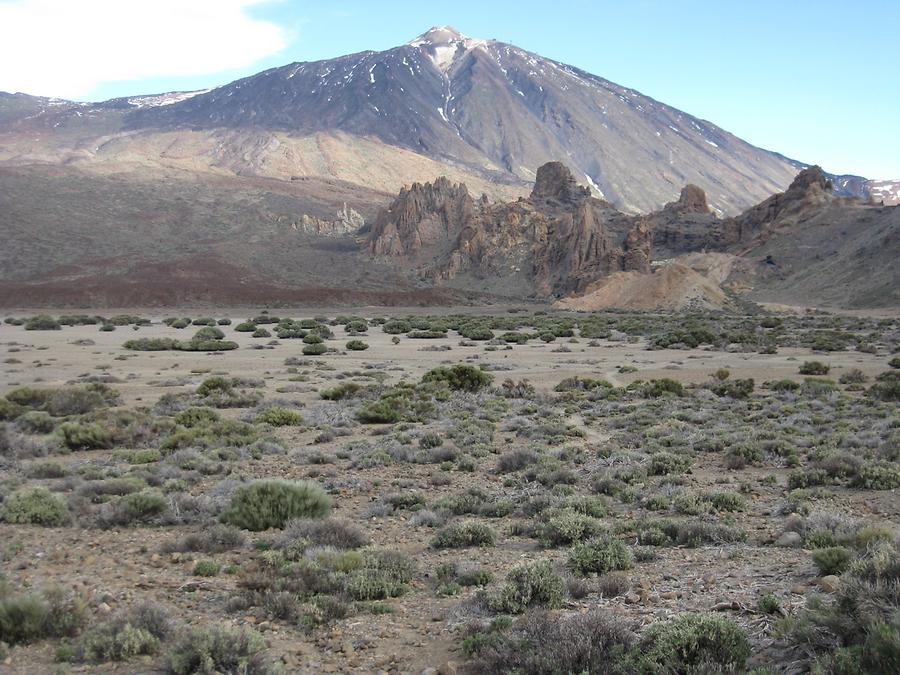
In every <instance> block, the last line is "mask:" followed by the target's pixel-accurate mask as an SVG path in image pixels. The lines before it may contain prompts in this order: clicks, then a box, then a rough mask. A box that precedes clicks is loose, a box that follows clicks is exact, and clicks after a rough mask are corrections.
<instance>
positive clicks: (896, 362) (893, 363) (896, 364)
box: [888, 356, 900, 368]
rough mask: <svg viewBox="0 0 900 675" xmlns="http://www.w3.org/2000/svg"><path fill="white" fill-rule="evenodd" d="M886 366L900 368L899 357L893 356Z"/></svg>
mask: <svg viewBox="0 0 900 675" xmlns="http://www.w3.org/2000/svg"><path fill="white" fill-rule="evenodd" d="M888 366H890V367H891V368H900V356H895V357H893V358H892V359H891V360H890V361H888Z"/></svg>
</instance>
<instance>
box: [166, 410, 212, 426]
mask: <svg viewBox="0 0 900 675" xmlns="http://www.w3.org/2000/svg"><path fill="white" fill-rule="evenodd" d="M220 419H221V416H220V415H219V413H217V412H216V411H215V410H213V409H212V408H188V409H187V410H182V411H181V412H180V413H178V414H177V415H175V422H176V424H180V425H181V426H183V427H188V428H189V429H192V428H194V427H202V426H206V425H208V424H212V423H214V422H218V421H219V420H220Z"/></svg>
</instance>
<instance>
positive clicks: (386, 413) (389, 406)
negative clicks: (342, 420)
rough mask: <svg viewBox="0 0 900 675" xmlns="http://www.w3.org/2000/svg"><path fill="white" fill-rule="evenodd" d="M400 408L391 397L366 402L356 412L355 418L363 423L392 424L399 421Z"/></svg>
mask: <svg viewBox="0 0 900 675" xmlns="http://www.w3.org/2000/svg"><path fill="white" fill-rule="evenodd" d="M401 416H402V415H401V410H400V408H399V406H398V405H397V402H396V401H395V400H392V399H381V400H378V401H374V402H372V403H367V404H366V405H364V406H363V407H362V408H360V409H359V410H358V411H357V412H356V419H358V420H359V421H360V422H362V423H363V424H393V423H394V422H399V421H400V418H401Z"/></svg>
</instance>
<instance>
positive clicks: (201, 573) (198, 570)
mask: <svg viewBox="0 0 900 675" xmlns="http://www.w3.org/2000/svg"><path fill="white" fill-rule="evenodd" d="M221 569H222V566H221V565H219V563H217V562H215V561H214V560H198V561H197V562H196V563H194V569H193V571H192V574H193V575H194V576H195V577H214V576H216V575H217V574H218V573H219V570H221Z"/></svg>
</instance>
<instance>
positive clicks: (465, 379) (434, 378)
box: [422, 364, 494, 391]
mask: <svg viewBox="0 0 900 675" xmlns="http://www.w3.org/2000/svg"><path fill="white" fill-rule="evenodd" d="M493 379H494V378H493V377H491V375H490V374H488V373H486V372H484V371H483V370H481V369H480V368H475V367H474V366H467V365H463V364H457V365H455V366H450V367H449V368H445V367H441V368H435V369H433V370H429V371H428V372H427V373H425V375H423V376H422V382H434V383H441V382H446V383H447V386H449V387H450V388H451V389H455V390H459V391H478V390H479V389H483V388H484V387H487V386H488V385H489V384H490V383H491V381H492V380H493Z"/></svg>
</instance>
